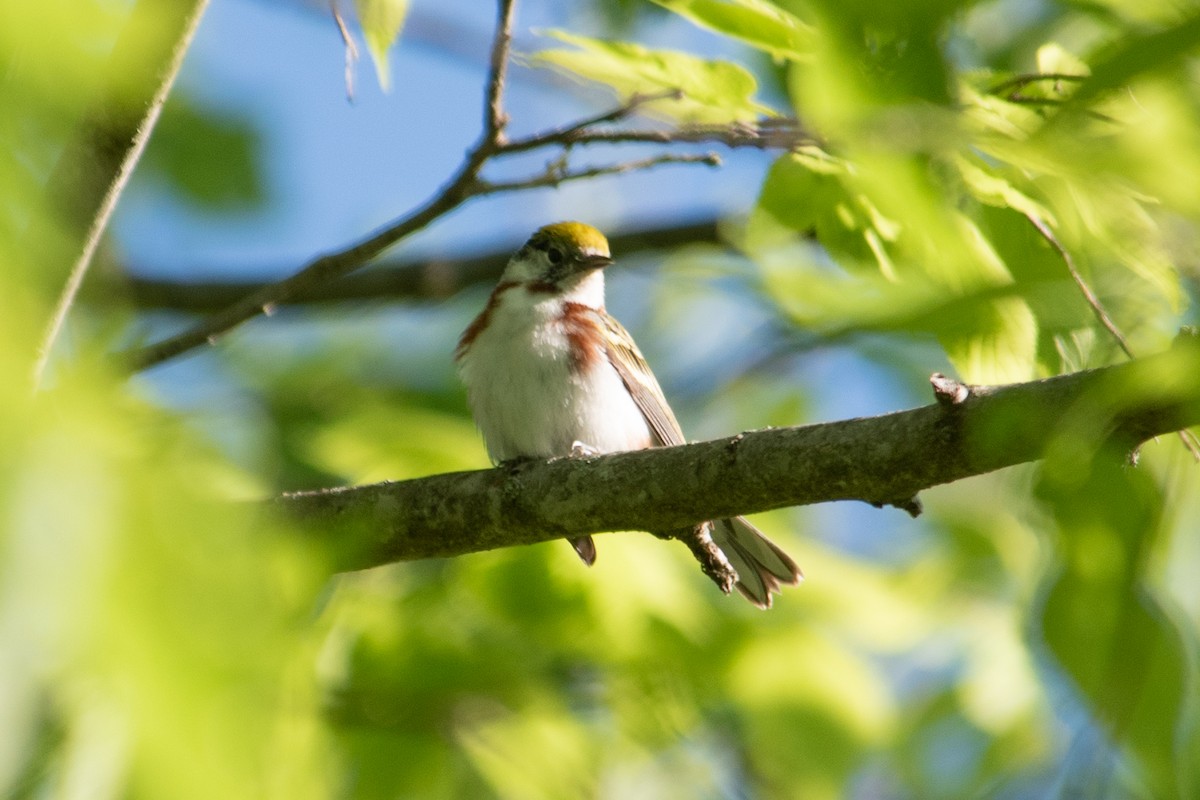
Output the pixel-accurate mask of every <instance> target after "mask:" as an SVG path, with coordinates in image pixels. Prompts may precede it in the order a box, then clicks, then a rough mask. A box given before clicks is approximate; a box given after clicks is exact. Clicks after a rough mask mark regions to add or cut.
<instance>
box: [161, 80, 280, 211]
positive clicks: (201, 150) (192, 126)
mask: <svg viewBox="0 0 1200 800" xmlns="http://www.w3.org/2000/svg"><path fill="white" fill-rule="evenodd" d="M142 166H143V167H145V168H148V169H149V170H150V171H151V172H153V173H157V174H159V175H161V176H162V177H163V178H164V179H165V180H166V181H167V182H168V184H170V185H171V186H172V188H175V189H177V190H178V191H179V192H180V193H181V194H182V195H183V196H184V197H185V198H186V199H188V200H191V201H192V202H194V203H196V204H198V205H200V206H204V207H207V208H212V209H220V210H237V209H244V208H247V207H249V206H253V205H256V204H258V203H261V202H262V201H263V199H264V196H263V179H262V173H261V169H260V164H259V139H258V134H257V132H256V131H255V130H254V129H253V128H252V127H251V126H250V125H249V124H248V123H246V122H245V121H244V120H239V119H235V118H233V117H229V116H224V115H222V114H221V113H220V112H218V111H216V110H215V109H212V108H199V107H197V106H195V105H193V104H192V103H191V102H190V101H189V100H187V99H186V98H182V97H180V96H178V95H176V96H174V97H172V99H171V101H170V102H169V103H168V104H167V106H166V108H165V109H164V111H163V114H162V119H161V120H160V121H159V123H158V127H157V128H156V130H155V134H154V138H153V139H152V140H151V143H150V145H149V146H148V147H147V148H146V155H145V158H143V159H142Z"/></svg>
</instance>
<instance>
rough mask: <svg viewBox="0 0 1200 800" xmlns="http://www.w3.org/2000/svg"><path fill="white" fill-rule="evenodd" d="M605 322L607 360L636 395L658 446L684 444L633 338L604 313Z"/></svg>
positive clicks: (680, 433) (677, 424)
mask: <svg viewBox="0 0 1200 800" xmlns="http://www.w3.org/2000/svg"><path fill="white" fill-rule="evenodd" d="M601 317H602V318H603V320H604V327H605V333H606V334H607V335H606V336H605V342H606V345H607V352H608V360H609V362H610V363H611V364H612V365H613V367H614V368H615V369H616V370H617V374H618V375H620V376H621V380H622V381H623V382H624V383H625V388H626V389H628V390H629V394H630V395H632V396H633V401H634V402H635V403H637V407H638V408H639V409H640V410H641V412H642V416H643V417H645V418H646V422H647V424H649V426H650V430H651V431H653V433H654V436H655V438H656V439H657V440H658V441H656V442H655V444H656V445H658V446H670V445H676V444H685V443H686V442H685V440H684V438H683V430H682V429H681V428H680V427H679V421H678V420H676V419H675V414H674V412H672V411H671V406H669V405H667V398H666V397H664V396H663V392H662V387H660V386H659V385H658V381H657V380H655V378H654V373H653V372H651V371H650V367H649V366H648V365H647V364H646V359H644V358H642V354H641V353H640V352H639V351H638V348H637V345H636V344H634V341H633V337H632V336H630V335H629V332H628V331H627V330H625V328H624V327H622V326H621V323H619V322H617V321H616V320H615V319H613V318H612V317H610V316H609V315H608V314H606V313H604V312H601Z"/></svg>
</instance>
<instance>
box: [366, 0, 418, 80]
mask: <svg viewBox="0 0 1200 800" xmlns="http://www.w3.org/2000/svg"><path fill="white" fill-rule="evenodd" d="M354 5H355V7H356V8H357V9H358V23H359V25H361V26H362V31H363V38H364V39H366V41H367V50H369V51H370V52H371V60H372V61H373V62H375V74H376V75H377V76H378V78H379V85H380V87H382V89H383V90H384V91H385V92H386V91H387V90H388V89H389V88H390V87H391V82H392V77H391V70H390V69H388V49H389V48H390V47H391V46H392V43H393V42H395V41H396V38H397V37H398V36H399V35H400V29H401V28H403V27H404V18H405V17H406V16H407V15H408V0H354Z"/></svg>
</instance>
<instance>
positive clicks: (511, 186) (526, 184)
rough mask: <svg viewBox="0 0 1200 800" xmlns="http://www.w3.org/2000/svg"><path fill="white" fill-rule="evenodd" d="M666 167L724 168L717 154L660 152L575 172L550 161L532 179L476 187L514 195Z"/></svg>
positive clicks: (492, 192)
mask: <svg viewBox="0 0 1200 800" xmlns="http://www.w3.org/2000/svg"><path fill="white" fill-rule="evenodd" d="M664 164H707V165H708V166H710V167H719V166H720V165H721V158H720V156H718V155H717V154H716V153H660V154H659V155H656V156H650V157H648V158H640V159H636V160H634V161H622V162H619V163H617V164H604V165H601V166H596V167H586V168H583V169H574V170H572V169H565V168H563V166H562V165H561V164H559V163H555V162H551V163H550V164H548V165H547V167H546V171H545V172H544V173H543V174H541V175H535V176H534V177H532V178H525V179H523V180H519V181H511V182H504V183H499V182H498V183H493V182H490V181H480V182H479V183H478V184H477V188H476V189H475V193H476V194H480V195H484V194H495V193H497V192H512V191H517V190H520V189H537V188H540V187H546V186H558V185H559V184H562V183H567V182H568V181H578V180H585V179H588V178H599V177H601V176H603V175H622V174H624V173H626V172H638V171H640V170H645V169H653V168H654V167H660V166H663V165H664Z"/></svg>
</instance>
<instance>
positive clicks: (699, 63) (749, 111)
mask: <svg viewBox="0 0 1200 800" xmlns="http://www.w3.org/2000/svg"><path fill="white" fill-rule="evenodd" d="M547 35H549V36H552V37H554V38H555V39H558V40H559V41H562V42H566V43H567V44H572V45H575V46H576V47H577V48H579V49H578V50H543V51H541V52H539V53H535V54H534V55H533V56H532V57H531V59H530V62H531V63H532V64H534V65H535V66H549V67H554V68H557V69H559V70H561V71H563V72H566V73H569V74H571V75H575V76H578V77H580V78H584V79H586V80H590V81H595V82H597V83H603V84H605V85H607V86H610V87H612V88H613V89H615V90H616V92H617V94H619V95H620V96H621V97H623V98H630V97H633V96H634V95H639V94H640V95H646V94H659V93H663V92H669V91H674V90H678V91H681V92H683V97H682V98H681V99H679V100H674V99H672V100H660V101H656V102H654V103H650V104H648V105H647V106H646V107H647V108H649V109H652V110H653V111H654V112H656V113H659V114H662V115H664V116H668V117H670V118H672V119H676V120H679V121H681V122H696V123H712V124H720V123H728V122H748V121H751V120H755V119H758V118H759V117H761V116H763V115H764V114H771V113H772V111H771V109H770V108H768V107H767V106H764V105H762V104H760V103H758V102H756V101H755V100H754V93H755V91H756V90H757V89H758V83H757V81H755V79H754V76H753V75H752V74H751V73H750V71H749V70H747V69H746V68H745V67H742V66H740V65H738V64H734V63H733V62H730V61H720V60H708V59H703V58H700V57H698V56H694V55H691V54H689V53H681V52H678V51H675V50H651V49H649V48H646V47H643V46H642V45H638V44H631V43H628V42H605V41H601V40H600V39H591V38H588V37H586V36H576V35H574V34H571V33H566V32H564V31H548V32H547Z"/></svg>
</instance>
